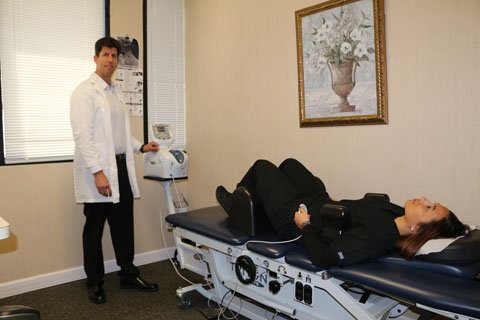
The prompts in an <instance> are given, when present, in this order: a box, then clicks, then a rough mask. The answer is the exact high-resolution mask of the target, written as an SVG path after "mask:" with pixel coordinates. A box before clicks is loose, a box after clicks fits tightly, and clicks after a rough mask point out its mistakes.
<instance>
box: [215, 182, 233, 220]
mask: <svg viewBox="0 0 480 320" xmlns="http://www.w3.org/2000/svg"><path fill="white" fill-rule="evenodd" d="M215 197H216V198H217V201H218V203H219V204H220V205H221V206H222V208H223V210H225V212H226V213H227V214H230V208H231V204H230V202H231V200H230V198H231V197H232V194H231V193H230V192H228V191H227V189H225V187H224V186H218V187H217V190H215Z"/></svg>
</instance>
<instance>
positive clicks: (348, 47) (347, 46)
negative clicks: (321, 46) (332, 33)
mask: <svg viewBox="0 0 480 320" xmlns="http://www.w3.org/2000/svg"><path fill="white" fill-rule="evenodd" d="M340 51H342V53H343V54H348V53H349V52H350V51H352V45H351V44H350V43H348V42H344V43H342V46H341V47H340Z"/></svg>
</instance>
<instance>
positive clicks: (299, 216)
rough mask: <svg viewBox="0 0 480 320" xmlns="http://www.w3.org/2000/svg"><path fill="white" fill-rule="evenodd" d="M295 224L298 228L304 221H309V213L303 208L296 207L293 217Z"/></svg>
mask: <svg viewBox="0 0 480 320" xmlns="http://www.w3.org/2000/svg"><path fill="white" fill-rule="evenodd" d="M293 220H294V221H295V224H296V225H297V227H298V228H301V226H302V224H303V223H304V222H306V221H310V215H309V214H308V213H307V212H306V211H305V209H303V208H298V210H297V211H296V212H295V215H294V217H293Z"/></svg>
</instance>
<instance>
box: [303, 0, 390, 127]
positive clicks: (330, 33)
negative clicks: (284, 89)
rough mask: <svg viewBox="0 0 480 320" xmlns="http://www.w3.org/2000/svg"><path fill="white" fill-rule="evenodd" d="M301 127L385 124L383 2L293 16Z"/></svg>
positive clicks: (344, 0)
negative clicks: (295, 35) (295, 34)
mask: <svg viewBox="0 0 480 320" xmlns="http://www.w3.org/2000/svg"><path fill="white" fill-rule="evenodd" d="M295 25H296V33H297V65H298V93H299V105H300V127H315V126H338V125H357V124H387V123H388V113H387V71H386V61H385V60H386V59H385V17H384V0H331V1H327V2H323V3H320V4H317V5H314V6H311V7H308V8H305V9H302V10H298V11H296V12H295Z"/></svg>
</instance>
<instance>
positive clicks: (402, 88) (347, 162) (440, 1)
mask: <svg viewBox="0 0 480 320" xmlns="http://www.w3.org/2000/svg"><path fill="white" fill-rule="evenodd" d="M319 2H321V1H319V0H296V1H291V0H261V1H258V0H236V1H223V0H191V1H187V2H186V4H187V5H186V52H187V56H186V79H187V115H188V119H189V121H188V122H187V124H188V128H187V129H188V149H189V155H190V159H191V164H190V174H189V177H190V179H189V185H188V188H189V194H190V199H191V204H192V205H193V206H194V207H203V206H206V205H211V204H214V203H215V200H214V190H215V187H216V186H217V185H218V184H224V185H225V186H226V187H227V188H229V189H232V188H233V187H234V186H235V184H236V182H238V180H239V179H240V178H241V176H242V174H243V173H244V172H245V171H246V170H247V168H248V167H249V166H250V164H251V163H252V162H253V161H254V160H255V159H258V158H267V159H270V160H272V161H273V162H275V163H277V164H278V163H279V162H280V161H281V160H283V159H284V158H286V157H295V158H298V159H299V160H301V161H302V162H304V163H305V164H306V165H307V166H308V167H309V168H311V169H312V170H313V171H314V172H315V173H316V174H317V175H319V176H320V177H322V178H323V179H324V180H325V183H326V185H327V188H328V190H329V191H330V194H331V195H334V196H336V197H338V198H359V197H362V196H363V194H364V193H365V192H368V191H373V192H386V193H389V194H390V196H391V198H392V199H393V200H394V201H396V202H398V203H403V201H404V200H406V199H408V198H409V197H415V196H427V197H430V198H431V199H433V200H435V201H439V202H442V203H444V204H446V205H447V206H449V207H451V208H452V209H453V210H454V211H456V212H458V214H459V215H460V216H461V217H462V218H463V219H464V220H465V221H466V222H468V223H477V224H480V218H479V215H478V214H476V211H477V210H476V209H477V208H478V207H479V206H480V197H479V196H478V195H479V194H480V182H479V176H480V166H479V165H478V163H479V162H480V129H479V128H480V108H479V102H480V90H479V89H478V86H479V85H478V83H479V82H478V70H479V69H478V63H477V60H478V57H480V36H479V34H478V32H476V31H475V30H478V29H480V2H479V1H477V0H422V1H418V0H401V1H400V0H386V1H385V11H386V12H385V16H386V52H387V54H386V55H387V77H388V104H389V119H390V123H389V124H388V125H369V126H350V127H325V128H299V120H298V118H299V111H298V86H297V63H296V59H297V54H296V47H295V45H296V35H295V14H294V12H295V11H296V10H299V9H302V8H305V7H308V6H311V5H314V4H317V3H319Z"/></svg>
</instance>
